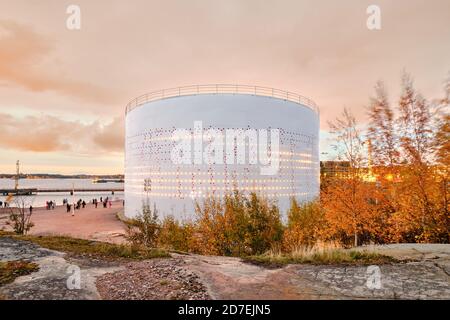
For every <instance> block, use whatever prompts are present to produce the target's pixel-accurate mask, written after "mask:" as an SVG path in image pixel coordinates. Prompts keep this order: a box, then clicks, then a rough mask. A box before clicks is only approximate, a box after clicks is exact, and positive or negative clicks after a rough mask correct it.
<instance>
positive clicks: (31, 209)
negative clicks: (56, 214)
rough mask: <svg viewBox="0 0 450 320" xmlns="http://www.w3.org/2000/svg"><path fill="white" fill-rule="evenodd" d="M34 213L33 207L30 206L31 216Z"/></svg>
mask: <svg viewBox="0 0 450 320" xmlns="http://www.w3.org/2000/svg"><path fill="white" fill-rule="evenodd" d="M32 213H33V206H30V216H31V214H32Z"/></svg>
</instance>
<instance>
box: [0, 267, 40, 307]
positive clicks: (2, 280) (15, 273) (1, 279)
mask: <svg viewBox="0 0 450 320" xmlns="http://www.w3.org/2000/svg"><path fill="white" fill-rule="evenodd" d="M38 270H39V267H38V265H37V264H35V263H32V262H28V261H23V260H17V261H7V262H0V287H1V286H3V285H5V284H8V283H11V282H13V281H14V279H16V278H17V277H20V276H24V275H27V274H30V273H32V272H36V271H38ZM0 299H1V297H0Z"/></svg>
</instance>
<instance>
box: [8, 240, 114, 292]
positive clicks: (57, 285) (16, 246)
mask: <svg viewBox="0 0 450 320" xmlns="http://www.w3.org/2000/svg"><path fill="white" fill-rule="evenodd" d="M13 260H26V261H30V262H34V263H36V264H38V266H39V271H37V272H34V273H31V274H29V275H26V276H22V277H19V278H17V279H16V280H15V281H14V282H13V283H10V284H7V285H5V286H2V287H0V295H1V296H2V297H5V298H6V299H11V300H41V299H45V300H66V299H88V300H90V299H99V298H100V295H99V294H98V291H97V288H96V286H95V280H96V278H97V277H98V276H100V275H102V274H104V273H106V272H114V271H117V270H119V269H120V267H118V266H116V265H113V266H106V265H105V263H104V262H103V261H102V263H95V262H94V263H93V262H92V261H86V260H84V259H77V260H75V259H70V258H66V255H65V254H64V253H61V252H57V251H53V250H48V249H44V248H41V247H39V246H38V245H36V244H33V243H31V242H27V241H20V240H16V239H11V238H7V237H0V261H13ZM86 262H88V263H86ZM78 275H79V282H78V280H77V279H76V277H78ZM68 283H69V285H68ZM78 283H79V286H78Z"/></svg>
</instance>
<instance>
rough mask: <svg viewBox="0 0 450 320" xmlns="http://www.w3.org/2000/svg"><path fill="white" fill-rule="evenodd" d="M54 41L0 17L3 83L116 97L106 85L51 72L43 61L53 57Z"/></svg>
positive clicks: (94, 98) (92, 97)
mask: <svg viewBox="0 0 450 320" xmlns="http://www.w3.org/2000/svg"><path fill="white" fill-rule="evenodd" d="M52 44H53V43H52V41H50V40H49V39H48V38H45V37H43V36H41V35H39V34H37V33H36V32H34V31H33V30H32V29H31V28H29V27H27V26H24V25H21V24H18V23H15V22H12V21H5V20H1V21H0V48H2V50H1V51H0V84H3V85H11V84H15V85H20V86H22V87H24V88H26V89H28V90H31V91H55V92H58V93H62V94H64V95H68V96H72V97H75V98H77V99H80V100H83V101H88V102H96V103H111V102H113V101H114V100H115V94H114V93H110V92H108V91H107V90H106V89H105V88H101V87H99V86H97V85H94V84H92V83H89V82H86V81H76V80H73V79H69V78H67V77H66V76H63V75H61V74H55V73H51V72H49V71H48V68H47V67H46V65H45V64H44V61H45V60H49V57H51V53H52ZM52 63H55V62H54V61H52Z"/></svg>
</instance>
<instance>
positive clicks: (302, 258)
mask: <svg viewBox="0 0 450 320" xmlns="http://www.w3.org/2000/svg"><path fill="white" fill-rule="evenodd" d="M242 259H243V260H244V261H245V262H248V263H253V264H257V265H263V266H266V267H281V266H284V265H286V264H321V265H334V264H357V265H368V264H386V263H393V262H395V259H394V258H392V257H388V256H385V255H381V254H378V253H375V252H370V251H367V250H352V249H342V248H337V247H312V248H297V249H296V250H294V251H292V252H290V253H281V252H280V251H274V250H271V251H268V252H266V253H264V254H262V255H257V256H248V257H244V258H242Z"/></svg>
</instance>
